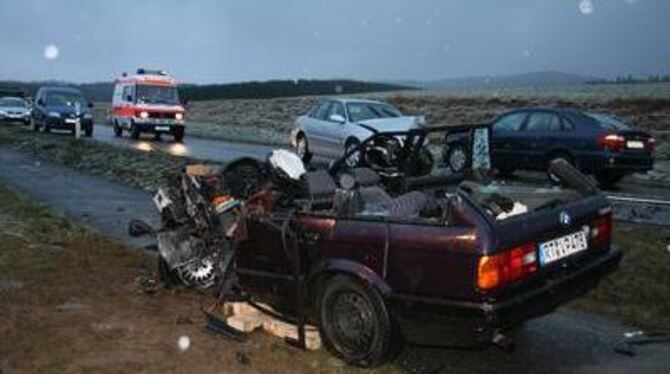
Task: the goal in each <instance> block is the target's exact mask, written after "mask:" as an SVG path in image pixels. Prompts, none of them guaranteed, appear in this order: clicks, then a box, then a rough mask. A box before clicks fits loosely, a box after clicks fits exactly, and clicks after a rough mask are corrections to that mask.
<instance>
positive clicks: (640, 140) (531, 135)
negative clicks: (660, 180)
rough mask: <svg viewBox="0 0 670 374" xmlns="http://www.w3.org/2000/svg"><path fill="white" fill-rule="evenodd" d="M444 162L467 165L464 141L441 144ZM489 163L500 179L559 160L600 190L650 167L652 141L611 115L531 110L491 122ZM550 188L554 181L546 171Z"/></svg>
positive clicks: (455, 139)
mask: <svg viewBox="0 0 670 374" xmlns="http://www.w3.org/2000/svg"><path fill="white" fill-rule="evenodd" d="M445 141H446V142H447V143H448V144H449V146H448V147H447V148H446V149H447V151H445V156H444V157H445V162H446V163H447V164H448V165H451V167H452V169H455V170H458V169H459V168H463V167H466V166H467V163H468V160H467V158H466V157H464V155H465V152H466V149H467V142H466V141H464V139H462V138H451V139H447V140H445ZM491 149H492V158H491V161H492V163H493V165H494V167H495V168H497V169H498V171H499V172H501V174H503V175H509V174H511V173H513V172H514V171H515V170H539V171H547V170H548V169H547V166H548V165H549V163H550V162H551V161H552V160H556V159H564V160H566V161H567V162H569V163H570V164H572V165H574V166H575V167H577V168H578V169H579V170H580V171H581V172H583V173H585V174H592V175H593V176H594V177H595V179H596V180H597V181H598V183H599V184H600V185H601V186H603V187H611V186H613V185H615V184H616V183H617V182H619V181H620V180H621V179H622V178H623V177H624V176H626V175H627V174H630V173H644V172H647V171H649V170H651V169H652V167H653V162H654V160H653V150H654V138H653V137H652V136H651V135H650V134H649V133H647V132H645V131H640V130H633V129H632V128H631V127H630V126H629V125H628V124H626V123H625V122H624V121H622V120H621V119H618V118H616V117H615V116H613V115H610V114H604V113H596V112H588V111H581V110H577V109H569V108H533V109H521V110H514V111H511V112H507V113H505V114H503V115H501V116H499V117H498V118H496V119H495V121H494V122H493V133H492V136H491ZM547 176H548V178H549V180H550V181H551V182H552V183H556V182H557V178H556V176H554V175H552V174H551V173H550V172H548V171H547Z"/></svg>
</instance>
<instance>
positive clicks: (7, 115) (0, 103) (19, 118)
mask: <svg viewBox="0 0 670 374" xmlns="http://www.w3.org/2000/svg"><path fill="white" fill-rule="evenodd" d="M0 121H2V122H21V123H23V124H24V125H28V124H30V105H29V104H28V102H27V101H25V100H24V99H22V98H20V97H11V96H9V97H2V98H0Z"/></svg>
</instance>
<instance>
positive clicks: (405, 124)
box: [357, 116, 419, 132]
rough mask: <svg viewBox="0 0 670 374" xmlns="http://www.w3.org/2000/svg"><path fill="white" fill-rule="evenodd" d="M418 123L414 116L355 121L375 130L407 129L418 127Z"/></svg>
mask: <svg viewBox="0 0 670 374" xmlns="http://www.w3.org/2000/svg"><path fill="white" fill-rule="evenodd" d="M418 123H419V119H418V117H415V116H404V117H394V118H377V119H369V120H367V121H359V122H357V124H358V125H360V126H362V127H365V128H367V129H368V130H370V131H377V132H387V131H407V130H411V129H415V128H418V127H419V125H418Z"/></svg>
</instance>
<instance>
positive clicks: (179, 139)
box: [159, 129, 184, 143]
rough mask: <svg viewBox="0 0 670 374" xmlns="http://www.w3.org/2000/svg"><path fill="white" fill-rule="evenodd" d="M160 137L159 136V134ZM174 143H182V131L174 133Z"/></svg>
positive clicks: (178, 130)
mask: <svg viewBox="0 0 670 374" xmlns="http://www.w3.org/2000/svg"><path fill="white" fill-rule="evenodd" d="M159 135H160V134H159ZM174 141H175V142H177V143H181V142H183V141H184V129H177V130H175V132H174Z"/></svg>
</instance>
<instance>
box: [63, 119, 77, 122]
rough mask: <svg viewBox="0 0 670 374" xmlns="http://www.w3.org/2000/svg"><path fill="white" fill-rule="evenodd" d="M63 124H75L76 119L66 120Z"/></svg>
mask: <svg viewBox="0 0 670 374" xmlns="http://www.w3.org/2000/svg"><path fill="white" fill-rule="evenodd" d="M65 123H77V120H76V119H66V120H65Z"/></svg>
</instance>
